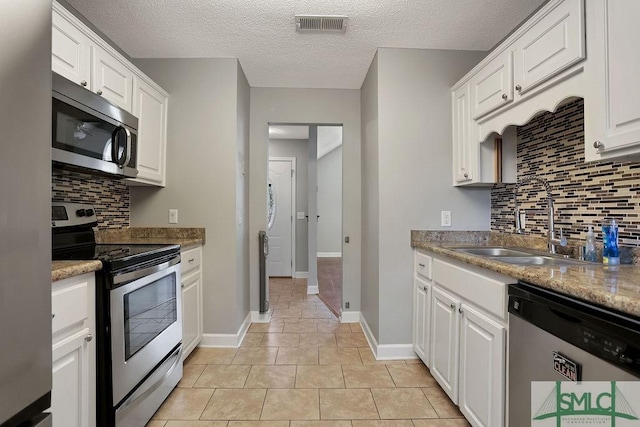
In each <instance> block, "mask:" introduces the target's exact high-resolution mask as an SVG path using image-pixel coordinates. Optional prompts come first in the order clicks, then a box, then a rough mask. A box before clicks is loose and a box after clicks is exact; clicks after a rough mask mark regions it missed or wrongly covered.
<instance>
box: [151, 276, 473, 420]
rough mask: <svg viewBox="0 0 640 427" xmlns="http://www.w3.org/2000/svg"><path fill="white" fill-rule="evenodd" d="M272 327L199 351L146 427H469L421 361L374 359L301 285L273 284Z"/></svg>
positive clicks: (361, 339) (358, 335)
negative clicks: (233, 345)
mask: <svg viewBox="0 0 640 427" xmlns="http://www.w3.org/2000/svg"><path fill="white" fill-rule="evenodd" d="M270 301H271V307H272V308H273V317H272V320H271V323H254V324H252V325H251V327H250V328H249V332H248V333H247V335H246V337H245V338H244V340H243V342H242V345H241V347H240V348H239V349H220V348H200V349H197V350H195V351H194V352H193V353H192V355H191V356H190V357H189V359H187V360H186V362H185V366H184V376H183V378H182V381H180V384H178V387H177V388H176V389H175V390H174V391H173V393H171V395H170V396H169V398H168V399H167V400H166V401H165V402H164V404H163V405H162V406H161V407H160V409H158V411H157V412H156V414H155V415H154V417H153V419H152V420H151V421H150V422H149V423H148V424H147V427H468V426H469V423H467V421H465V420H464V418H462V415H461V414H460V412H459V411H458V408H457V407H456V406H454V405H453V404H452V403H451V401H450V400H449V398H448V397H447V395H446V394H445V393H444V392H443V391H442V389H440V387H439V386H438V384H437V383H436V382H435V380H434V379H433V377H432V376H431V375H430V374H429V371H428V369H427V368H426V367H425V366H424V365H423V364H422V362H420V361H419V360H399V361H398V360H395V361H376V360H375V358H374V357H373V354H372V353H371V350H370V349H369V347H368V344H367V340H366V338H365V336H364V334H363V333H362V329H361V328H360V325H358V324H355V323H352V324H341V323H339V322H338V320H337V319H336V318H335V316H333V314H332V313H331V312H330V311H329V310H328V309H327V307H326V306H325V305H324V304H323V303H322V302H321V301H320V300H319V299H318V297H317V296H315V295H307V294H306V283H305V281H304V280H294V279H270Z"/></svg>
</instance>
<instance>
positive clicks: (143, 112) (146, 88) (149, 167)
mask: <svg viewBox="0 0 640 427" xmlns="http://www.w3.org/2000/svg"><path fill="white" fill-rule="evenodd" d="M133 93H134V96H133V115H134V116H136V117H137V118H138V150H137V154H138V159H137V161H138V165H137V167H138V176H137V178H136V179H135V181H138V182H142V183H147V184H155V185H160V186H164V184H165V155H166V150H167V103H168V99H167V97H166V96H165V95H163V94H162V93H160V92H158V91H157V90H156V89H154V88H153V87H152V86H150V85H149V84H147V83H146V82H144V81H143V80H142V79H140V78H138V77H135V78H134V81H133Z"/></svg>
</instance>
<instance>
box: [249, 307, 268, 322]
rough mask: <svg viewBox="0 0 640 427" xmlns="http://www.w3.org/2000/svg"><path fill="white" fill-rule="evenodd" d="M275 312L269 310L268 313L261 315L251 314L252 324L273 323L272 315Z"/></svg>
mask: <svg viewBox="0 0 640 427" xmlns="http://www.w3.org/2000/svg"><path fill="white" fill-rule="evenodd" d="M272 314H273V310H269V311H267V312H266V313H260V312H259V311H252V312H251V323H269V322H270V321H271V315H272Z"/></svg>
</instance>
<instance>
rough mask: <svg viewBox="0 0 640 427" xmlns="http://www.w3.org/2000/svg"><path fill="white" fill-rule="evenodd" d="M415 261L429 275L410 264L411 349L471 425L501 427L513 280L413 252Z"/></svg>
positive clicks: (437, 257) (421, 252) (455, 262)
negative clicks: (508, 287)
mask: <svg viewBox="0 0 640 427" xmlns="http://www.w3.org/2000/svg"><path fill="white" fill-rule="evenodd" d="M425 260H428V262H427V261H425ZM419 261H420V262H421V263H422V264H423V265H428V267H429V268H427V269H426V270H427V271H428V276H429V277H425V275H424V274H423V275H421V274H420V273H419V270H418V269H417V267H414V269H415V270H416V273H415V276H414V301H413V310H414V325H413V348H414V351H415V352H416V354H417V355H418V356H419V357H420V358H421V359H422V360H423V361H424V362H425V364H426V365H427V366H428V367H429V369H430V371H431V375H433V377H434V378H435V380H436V381H437V382H438V384H440V386H441V387H442V389H443V390H444V391H445V393H447V395H448V396H449V398H450V399H451V401H452V402H453V403H454V404H456V405H458V406H459V407H460V411H461V412H462V414H463V415H464V416H465V418H466V419H467V421H469V423H470V424H471V425H472V426H474V427H504V426H505V419H506V417H505V408H506V406H505V389H506V340H507V311H506V308H507V307H506V304H507V284H508V283H511V282H513V279H511V278H509V277H507V276H503V275H501V274H498V273H494V272H490V271H487V270H483V269H481V268H478V267H473V266H470V265H468V264H464V263H462V262H458V261H455V260H452V259H450V258H446V257H442V256H439V255H436V254H433V255H431V254H430V253H429V254H426V253H425V252H423V251H420V250H416V253H415V262H414V263H415V265H419V264H418V262H419ZM425 328H426V330H425ZM425 353H426V354H427V355H428V356H427V357H424V354H425Z"/></svg>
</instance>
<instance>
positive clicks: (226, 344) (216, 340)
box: [198, 313, 251, 348]
mask: <svg viewBox="0 0 640 427" xmlns="http://www.w3.org/2000/svg"><path fill="white" fill-rule="evenodd" d="M250 325H251V313H248V314H247V317H245V319H244V321H243V322H242V325H240V329H238V332H237V333H235V334H202V341H200V344H198V347H212V348H238V347H240V343H241V342H242V340H243V339H244V336H245V335H246V334H247V331H248V330H249V326H250Z"/></svg>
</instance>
